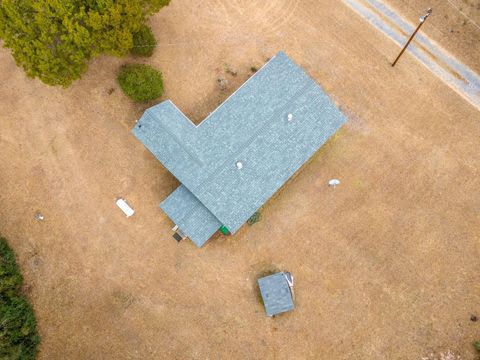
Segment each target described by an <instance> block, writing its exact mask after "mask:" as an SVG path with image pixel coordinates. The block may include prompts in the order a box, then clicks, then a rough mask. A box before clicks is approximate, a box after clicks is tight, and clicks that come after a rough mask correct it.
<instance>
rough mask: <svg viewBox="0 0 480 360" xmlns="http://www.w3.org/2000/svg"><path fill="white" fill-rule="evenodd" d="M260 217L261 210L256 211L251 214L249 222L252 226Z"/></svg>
mask: <svg viewBox="0 0 480 360" xmlns="http://www.w3.org/2000/svg"><path fill="white" fill-rule="evenodd" d="M260 217H261V215H260V212H259V211H255V212H254V213H253V215H252V216H250V218H249V219H248V220H247V224H248V225H250V226H252V225H253V224H255V223H257V222H259V221H260Z"/></svg>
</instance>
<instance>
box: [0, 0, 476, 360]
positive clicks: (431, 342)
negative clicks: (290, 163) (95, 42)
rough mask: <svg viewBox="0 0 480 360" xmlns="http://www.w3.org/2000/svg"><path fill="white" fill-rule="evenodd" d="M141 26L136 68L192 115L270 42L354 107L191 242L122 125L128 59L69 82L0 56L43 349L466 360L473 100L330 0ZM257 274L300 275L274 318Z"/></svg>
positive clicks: (22, 251)
mask: <svg viewBox="0 0 480 360" xmlns="http://www.w3.org/2000/svg"><path fill="white" fill-rule="evenodd" d="M432 19H433V18H432ZM152 26H153V28H154V31H155V34H156V36H157V39H158V42H159V47H158V48H157V49H156V51H155V53H154V55H153V57H152V58H151V59H149V60H146V61H145V62H148V63H150V64H151V65H154V66H156V67H158V68H159V69H161V70H162V71H163V73H164V79H165V85H166V94H165V98H169V99H171V100H172V101H174V102H175V103H176V104H177V105H178V106H179V108H180V109H182V111H184V112H185V113H186V114H187V116H190V117H191V118H192V119H193V120H194V121H195V122H199V121H201V120H202V119H203V118H204V117H205V116H206V115H207V114H208V113H209V112H210V111H212V110H213V109H214V108H215V107H216V106H217V105H218V103H219V102H221V101H222V100H224V99H225V98H226V97H227V96H228V95H229V94H231V93H232V92H233V91H234V90H235V89H236V88H237V87H238V86H240V85H241V84H242V83H243V82H244V81H245V80H246V79H247V78H248V77H249V76H250V75H251V67H257V68H258V67H260V66H261V65H262V64H263V63H264V62H265V61H266V59H267V58H269V57H271V56H273V55H274V54H275V53H276V52H277V51H278V50H281V49H283V50H285V51H286V52H287V54H288V55H289V56H291V57H292V58H293V59H294V60H295V61H297V62H298V63H299V64H300V65H302V66H303V67H304V68H305V69H306V70H307V71H308V72H309V73H310V74H311V75H312V76H313V77H314V78H315V79H316V80H317V81H318V82H319V83H320V84H321V85H322V86H323V88H324V89H325V90H326V91H328V93H329V94H331V96H332V98H333V99H334V100H335V101H336V102H337V103H338V105H339V106H340V107H341V108H342V110H344V111H345V113H346V114H348V116H349V119H350V120H349V122H348V123H347V124H346V125H345V126H344V127H343V128H342V130H341V131H340V132H339V134H338V136H336V138H335V139H334V140H333V141H331V142H330V143H329V144H328V146H326V147H324V148H323V149H322V150H320V151H319V152H318V154H316V155H315V157H314V158H313V159H312V161H310V162H309V163H308V165H306V166H305V167H304V168H303V170H302V172H301V173H300V174H299V175H298V176H296V177H295V178H294V179H293V180H292V181H290V182H289V183H288V184H287V186H286V187H285V188H283V189H282V190H281V192H280V193H279V194H278V195H277V196H276V197H275V198H274V199H273V200H272V201H270V202H269V203H268V204H267V205H266V206H265V207H264V208H263V209H262V220H261V221H260V222H259V223H257V224H255V225H253V226H245V227H244V228H242V229H241V230H240V231H239V233H238V234H237V235H235V236H232V237H223V236H217V237H215V238H214V239H212V240H211V241H210V242H209V243H208V244H207V245H206V246H205V247H204V248H202V249H197V248H196V247H195V246H194V245H193V244H191V243H189V242H182V243H180V244H177V243H176V241H174V240H173V239H172V238H171V232H170V227H171V225H172V224H171V223H170V221H169V220H168V218H167V217H166V215H165V214H164V213H163V212H162V211H161V210H160V209H159V208H158V203H159V202H160V201H161V200H162V199H164V198H165V197H166V196H167V195H168V194H169V193H170V192H171V191H172V190H174V189H175V187H176V186H178V182H177V181H176V180H175V179H174V178H173V176H172V175H171V174H169V173H168V172H167V171H166V170H165V169H164V168H163V167H162V166H161V164H160V163H158V162H157V161H156V160H155V159H154V157H153V156H152V155H151V154H150V153H149V152H148V151H147V150H146V149H144V147H143V146H142V145H141V144H140V143H139V142H138V141H137V140H136V139H135V138H134V137H133V136H132V135H131V134H130V132H129V131H130V129H131V128H132V127H133V125H134V123H135V120H136V119H137V118H138V117H139V116H140V115H141V113H142V111H143V110H144V109H145V108H146V107H147V106H149V105H150V104H146V105H133V104H132V103H131V102H130V101H128V100H127V98H126V97H124V95H123V94H122V93H121V91H119V90H118V86H117V84H116V82H115V77H116V76H115V75H116V72H117V70H118V68H119V66H120V64H122V63H123V62H125V61H126V60H121V59H112V58H99V59H97V60H95V61H93V62H92V65H91V68H90V71H89V72H88V74H87V75H86V76H85V78H84V79H82V80H81V81H79V82H77V83H75V84H74V85H73V86H72V87H71V88H69V89H67V90H63V89H53V88H49V87H46V86H44V85H42V84H41V83H39V82H38V81H33V80H29V79H27V78H25V76H24V74H23V72H22V71H21V70H20V69H18V68H17V67H16V66H15V64H14V62H13V60H12V59H11V56H10V54H9V53H8V51H6V50H1V51H0V63H1V67H2V70H3V71H2V72H1V73H0V81H1V84H2V86H1V88H0V99H1V100H0V101H1V104H2V112H1V113H0V145H1V149H2V151H1V152H0V170H1V171H0V185H1V188H2V191H1V192H0V203H1V204H2V206H1V207H0V229H1V231H2V233H3V234H4V235H5V236H7V237H8V238H9V239H10V241H11V244H12V246H13V247H14V248H15V250H16V251H17V253H18V254H19V259H20V262H21V265H22V268H23V272H24V273H25V275H26V281H27V283H28V284H30V290H29V293H30V296H31V298H32V300H33V303H34V307H35V310H36V312H37V314H38V318H39V326H40V332H41V335H42V341H43V342H42V346H41V354H40V358H41V359H100V358H103V359H105V358H108V359H225V358H228V359H319V358H320V359H322V358H328V359H420V358H422V356H429V355H428V354H430V353H435V352H436V351H437V350H440V351H443V350H444V349H451V351H452V352H454V353H455V354H458V355H459V356H462V357H464V358H465V359H470V358H472V357H473V349H472V347H471V342H472V341H473V340H476V339H475V337H476V336H478V333H479V324H480V323H479V322H472V321H470V317H471V314H472V313H475V312H476V313H477V314H478V312H480V310H479V308H478V306H479V303H480V285H479V282H478V276H477V274H478V273H479V272H480V263H479V258H480V254H479V238H478V234H479V233H480V231H479V230H480V225H479V218H478V213H479V203H480V198H479V194H478V187H479V181H478V178H479V177H478V175H479V174H478V169H479V168H480V160H479V156H478V139H479V136H480V121H479V120H480V116H479V112H478V111H476V110H475V109H474V108H473V107H472V106H470V105H469V104H468V103H466V102H465V101H464V100H462V99H461V98H460V97H459V96H458V95H457V94H456V93H454V92H453V91H452V90H450V89H449V88H448V87H447V86H446V85H445V84H443V83H441V82H440V81H439V80H438V79H437V78H435V77H434V76H433V75H432V74H430V73H429V72H428V71H427V70H426V69H425V68H424V67H423V66H421V65H420V64H418V63H417V62H415V61H414V60H413V59H412V58H411V57H409V56H408V55H407V56H405V58H404V59H402V66H401V67H398V68H395V69H392V68H391V67H390V66H389V61H391V59H392V58H394V56H395V55H396V53H397V50H398V47H397V46H395V45H394V44H393V43H392V42H391V41H390V40H388V39H387V38H385V37H384V36H383V35H382V34H380V33H377V32H376V31H375V30H374V29H373V28H372V27H370V26H369V25H368V24H366V23H365V22H364V21H363V20H361V19H360V18H359V17H357V16H356V15H355V14H354V13H353V12H352V11H351V10H350V9H348V8H347V7H345V6H343V5H342V4H341V3H340V2H339V1H338V0H322V1H318V0H304V1H299V0H298V1H291V0H288V1H287V0H278V1H263V0H262V1H260V0H258V1H252V0H249V1H246V0H228V1H226V0H225V1H222V0H209V1H202V2H198V1H189V0H174V1H173V2H172V4H171V6H169V7H168V8H167V9H165V10H162V12H161V13H160V14H159V15H156V16H155V17H154V18H153V19H152ZM462 49H463V50H462V51H465V53H466V52H467V50H465V49H467V48H462ZM130 60H131V61H135V60H134V59H130ZM227 69H229V70H231V71H230V72H229V71H227ZM232 72H235V73H236V75H233V74H232ZM219 78H223V79H225V80H226V83H225V88H224V89H223V90H222V89H221V88H219V85H218V81H217V79H219ZM111 89H114V91H112V90H111ZM333 177H335V178H338V179H340V180H341V185H340V186H338V187H337V188H336V189H335V190H333V189H332V188H331V187H329V186H328V185H327V183H328V180H329V179H331V178H333ZM118 196H122V197H125V198H127V199H128V201H129V203H130V204H132V206H133V207H134V208H135V210H136V214H135V215H134V216H133V217H131V218H129V219H126V218H125V217H124V216H123V214H122V213H121V212H120V211H119V210H118V209H117V208H116V207H115V204H114V200H115V198H116V197H118ZM38 211H40V212H41V213H42V214H43V215H44V216H45V219H44V220H43V221H37V220H35V218H34V217H35V214H36V213H37V212H38ZM269 269H285V270H289V271H291V272H292V273H293V274H294V275H295V279H296V292H295V294H296V305H297V308H296V310H295V311H294V312H291V313H288V314H285V315H284V316H279V317H277V318H275V319H270V318H268V317H266V316H265V314H264V310H263V307H262V305H261V303H260V302H259V301H258V293H257V291H258V289H257V288H256V284H255V281H256V278H257V277H258V276H259V275H261V274H262V273H264V272H265V271H268V270H269Z"/></svg>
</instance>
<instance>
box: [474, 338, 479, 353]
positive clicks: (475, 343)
mask: <svg viewBox="0 0 480 360" xmlns="http://www.w3.org/2000/svg"><path fill="white" fill-rule="evenodd" d="M473 346H474V348H475V349H477V351H478V352H480V340H479V341H475V342H474V343H473Z"/></svg>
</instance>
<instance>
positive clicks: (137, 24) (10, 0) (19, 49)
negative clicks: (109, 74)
mask: <svg viewBox="0 0 480 360" xmlns="http://www.w3.org/2000/svg"><path fill="white" fill-rule="evenodd" d="M169 2H170V0H0V39H2V40H3V43H4V46H5V47H7V48H10V49H11V51H12V55H13V57H14V59H15V61H16V63H17V65H19V66H22V67H23V68H24V70H25V72H26V73H27V75H28V76H30V77H38V78H39V79H40V80H42V81H43V82H44V83H46V84H49V85H62V86H65V87H66V86H68V85H70V84H71V83H72V82H73V81H74V80H76V79H79V78H80V77H81V75H82V74H83V73H84V72H85V71H86V70H87V68H88V60H90V59H91V58H93V57H95V56H97V55H99V54H106V55H113V56H122V55H125V54H126V53H128V52H129V51H130V50H131V49H132V47H133V34H135V33H136V32H138V31H139V30H140V29H142V27H143V26H144V25H145V22H146V19H147V17H148V16H149V15H152V14H153V13H155V12H157V11H158V10H160V9H161V8H162V7H163V6H166V5H168V4H169Z"/></svg>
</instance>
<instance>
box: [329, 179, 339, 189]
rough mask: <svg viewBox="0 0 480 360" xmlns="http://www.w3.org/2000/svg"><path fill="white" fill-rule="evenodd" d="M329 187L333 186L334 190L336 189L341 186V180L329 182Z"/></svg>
mask: <svg viewBox="0 0 480 360" xmlns="http://www.w3.org/2000/svg"><path fill="white" fill-rule="evenodd" d="M328 185H329V186H333V188H335V187H336V186H337V185H340V180H338V179H331V180H330V181H329V182H328Z"/></svg>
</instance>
